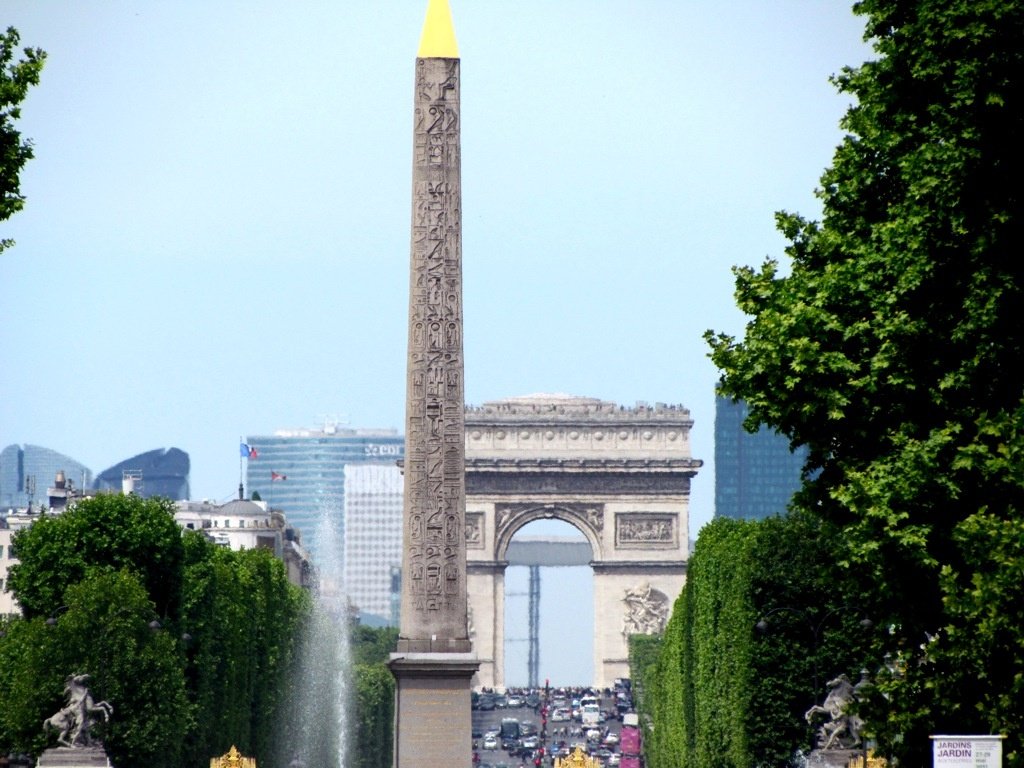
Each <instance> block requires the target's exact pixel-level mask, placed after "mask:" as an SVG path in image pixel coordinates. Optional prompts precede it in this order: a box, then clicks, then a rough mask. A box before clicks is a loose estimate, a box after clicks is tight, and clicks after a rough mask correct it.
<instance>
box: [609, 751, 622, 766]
mask: <svg viewBox="0 0 1024 768" xmlns="http://www.w3.org/2000/svg"><path fill="white" fill-rule="evenodd" d="M621 763H622V755H620V754H619V753H618V752H612V754H611V757H609V758H608V765H610V766H612V768H614V766H616V765H619V764H621Z"/></svg>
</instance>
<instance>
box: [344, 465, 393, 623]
mask: <svg viewBox="0 0 1024 768" xmlns="http://www.w3.org/2000/svg"><path fill="white" fill-rule="evenodd" d="M402 483H403V479H402V473H401V471H400V470H399V469H398V467H397V466H396V464H395V463H391V464H346V465H345V500H344V509H345V514H344V517H345V559H344V564H345V566H344V567H345V570H344V574H345V576H344V578H345V591H346V592H347V593H348V596H349V599H350V600H351V601H352V603H353V604H354V605H355V606H357V607H358V608H359V610H360V612H361V613H363V614H371V615H373V616H375V617H378V618H379V619H382V620H384V621H387V622H388V623H392V621H393V611H392V594H391V593H392V574H393V573H394V572H395V571H396V570H397V569H400V568H401V566H402V493H403V487H402Z"/></svg>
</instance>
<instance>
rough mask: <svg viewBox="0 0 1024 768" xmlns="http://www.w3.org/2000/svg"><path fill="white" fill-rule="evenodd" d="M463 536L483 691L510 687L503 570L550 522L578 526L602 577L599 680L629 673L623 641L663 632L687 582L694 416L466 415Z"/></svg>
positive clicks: (504, 405)
mask: <svg viewBox="0 0 1024 768" xmlns="http://www.w3.org/2000/svg"><path fill="white" fill-rule="evenodd" d="M465 414H466V415H465V424H466V538H467V571H468V591H469V609H470V621H471V629H470V632H471V636H472V639H473V648H474V651H475V652H476V654H477V657H478V659H479V661H480V669H479V672H478V673H477V677H476V679H475V680H474V684H475V685H477V686H486V687H502V686H504V685H505V681H504V642H505V626H504V620H505V568H506V567H507V566H508V560H507V559H506V557H507V551H508V546H509V543H510V542H511V541H512V538H513V536H515V534H516V532H517V531H519V530H520V529H521V528H522V527H523V526H524V525H526V524H528V523H530V522H533V521H534V520H541V519H555V520H562V521H564V522H567V523H570V524H571V525H573V526H575V527H576V528H577V529H579V531H580V532H581V533H582V534H583V535H584V536H585V537H586V539H587V541H588V542H589V544H590V548H591V552H592V558H591V566H592V567H593V569H594V681H593V682H594V684H596V685H598V686H601V687H606V686H610V685H611V684H612V682H613V680H614V679H615V678H616V677H625V676H628V660H627V647H626V637H627V635H628V634H650V633H653V632H658V631H661V629H662V627H663V626H664V623H665V620H666V619H667V617H668V615H669V613H670V612H671V610H672V604H673V603H674V602H675V599H676V597H677V596H678V594H679V591H680V590H681V589H682V587H683V584H684V582H685V581H686V560H687V555H688V550H689V504H690V480H691V478H693V476H694V475H696V474H697V470H698V469H699V468H700V466H701V465H702V463H703V462H701V461H700V460H698V459H694V458H692V457H691V455H690V428H691V427H692V426H693V421H692V420H691V418H690V412H689V411H688V410H686V409H685V408H684V407H683V406H680V405H664V404H660V403H659V404H656V405H653V406H650V405H646V404H638V405H637V406H636V407H632V408H627V407H624V406H619V405H617V404H615V403H610V402H606V401H602V400H596V399H593V398H586V397H572V396H567V395H532V396H528V397H519V398H510V399H508V400H500V401H494V402H488V403H484V404H483V405H482V406H479V407H468V408H467V409H466V412H465Z"/></svg>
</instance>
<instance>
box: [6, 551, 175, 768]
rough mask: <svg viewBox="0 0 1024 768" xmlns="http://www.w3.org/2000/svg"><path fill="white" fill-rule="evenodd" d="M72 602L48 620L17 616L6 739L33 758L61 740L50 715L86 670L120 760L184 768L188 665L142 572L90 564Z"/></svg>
mask: <svg viewBox="0 0 1024 768" xmlns="http://www.w3.org/2000/svg"><path fill="white" fill-rule="evenodd" d="M66 598H67V604H66V606H64V607H63V610H61V611H60V613H59V615H58V616H56V617H55V618H54V619H52V620H51V621H50V622H47V620H44V619H42V618H41V617H39V618H36V619H32V620H28V621H15V622H12V623H11V624H10V626H9V627H8V629H9V630H10V634H11V639H10V640H8V638H6V637H5V638H4V642H3V643H0V658H2V659H3V662H4V668H5V669H6V668H7V667H8V664H9V665H10V669H9V671H8V674H5V675H4V676H3V677H2V678H0V695H2V697H3V700H4V703H5V706H4V707H3V708H2V709H3V711H4V714H3V715H2V720H3V726H0V734H2V737H3V738H4V741H5V742H6V744H7V745H9V746H11V747H13V748H14V749H16V750H17V751H22V752H27V753H33V754H38V753H39V752H41V751H42V749H44V748H45V747H46V746H56V741H55V735H54V734H53V732H50V733H47V732H45V731H44V730H43V727H42V723H43V720H44V719H45V718H48V717H49V716H51V715H53V714H54V713H56V712H57V711H58V710H60V709H61V707H62V706H64V704H65V700H64V693H63V686H64V680H65V678H66V677H67V675H69V674H87V675H89V676H90V681H89V685H90V689H91V691H92V693H93V695H94V697H95V698H96V700H97V701H107V702H109V703H110V704H111V705H112V706H113V708H114V713H115V716H114V717H112V718H111V720H110V723H109V724H106V725H100V726H98V731H99V735H100V736H101V737H102V739H103V742H104V746H105V747H106V749H107V752H108V754H109V755H110V756H111V759H112V760H113V761H114V763H115V764H122V765H124V764H144V765H153V766H163V767H165V768H174V767H175V766H178V765H180V764H181V763H180V760H179V755H180V744H181V741H182V738H183V737H184V735H185V732H186V730H187V728H188V725H189V723H190V719H191V712H192V710H191V708H190V706H189V703H188V701H187V700H186V698H185V686H184V682H185V681H184V675H183V670H182V665H181V664H180V663H179V658H178V649H177V646H176V641H175V638H174V636H173V635H172V634H171V633H169V632H167V631H164V629H163V628H162V627H161V626H160V625H158V624H156V625H152V626H151V622H152V621H154V619H155V616H156V613H155V610H154V606H153V603H152V602H151V601H150V600H149V598H148V596H147V595H146V591H145V589H144V588H143V587H142V585H141V584H140V583H139V581H138V579H137V577H136V576H135V575H134V574H133V573H131V572H129V571H127V570H125V571H111V570H105V569H93V570H90V571H89V573H88V574H87V575H86V577H85V578H84V579H83V580H82V581H80V582H78V583H77V584H73V585H71V586H70V587H69V588H68V590H67V592H66Z"/></svg>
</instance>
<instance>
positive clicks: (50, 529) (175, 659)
mask: <svg viewBox="0 0 1024 768" xmlns="http://www.w3.org/2000/svg"><path fill="white" fill-rule="evenodd" d="M15 541H16V545H17V547H18V554H19V558H20V559H21V560H20V562H19V563H18V564H17V566H16V568H14V569H12V574H11V580H10V586H11V587H12V589H13V590H14V592H15V596H16V597H17V598H18V600H19V602H21V603H22V605H23V606H25V608H26V610H25V613H26V618H20V619H13V620H7V621H6V622H5V624H4V625H3V630H4V631H3V633H2V634H0V702H3V704H4V706H2V707H0V753H3V752H6V751H9V750H15V751H24V752H28V753H30V754H38V753H39V752H40V751H41V750H42V749H43V748H44V747H45V746H47V744H48V742H47V741H46V737H45V735H44V734H43V733H42V727H41V724H42V721H43V719H44V718H45V717H48V716H50V715H52V714H53V713H54V712H56V711H57V710H58V709H59V708H60V706H61V705H62V704H63V683H64V679H65V677H66V676H67V675H68V674H70V673H72V672H84V673H87V674H90V675H92V678H93V686H94V692H95V694H96V696H97V697H99V698H105V699H107V700H108V701H110V703H111V704H113V705H114V708H115V716H114V717H112V718H111V722H110V724H109V726H107V727H106V728H105V730H104V734H103V737H104V743H105V745H106V746H107V749H108V751H109V752H110V754H111V756H112V758H114V763H115V764H118V765H153V766H167V768H170V767H171V766H174V767H175V768H177V766H182V765H185V766H191V767H192V768H202V766H205V765H208V764H209V759H210V757H211V756H214V755H219V754H223V753H224V752H226V751H227V750H228V748H229V747H230V746H231V745H232V744H235V745H237V746H238V747H239V749H241V750H242V751H243V752H245V753H246V754H252V755H254V756H256V757H257V760H258V761H259V762H260V764H264V763H268V764H269V763H270V762H271V761H272V755H274V754H276V752H277V750H278V749H279V745H278V744H276V743H275V740H276V739H277V738H278V736H279V735H280V734H282V733H283V732H284V729H282V728H280V727H279V725H280V721H281V715H282V711H283V706H282V704H283V700H284V697H285V692H286V690H287V689H288V688H289V685H290V682H291V680H290V674H289V673H291V672H293V671H294V663H295V652H294V648H295V645H296V638H297V636H298V633H299V627H300V625H301V624H302V621H303V618H304V617H305V615H306V614H307V613H308V608H309V599H308V596H307V595H306V594H305V593H304V592H303V591H302V590H301V589H299V588H298V587H296V586H294V585H292V584H290V583H288V581H287V578H286V574H285V569H284V565H283V564H282V563H281V562H280V561H279V560H277V559H276V558H275V557H274V556H273V553H272V552H270V551H269V550H264V549H254V550H248V551H241V552H234V551H231V550H228V549H227V548H223V547H219V546H215V545H214V544H213V543H211V542H210V541H209V540H208V539H206V537H205V536H204V535H203V534H201V533H199V532H184V533H183V532H182V531H181V529H180V528H179V527H178V526H177V524H176V523H175V522H174V519H173V516H172V514H171V506H170V503H169V502H166V501H164V500H143V499H140V498H138V497H136V496H131V495H129V496H122V495H120V494H109V495H103V496H99V497H97V498H95V499H89V500H84V501H82V502H79V503H78V504H77V505H75V506H74V507H73V508H71V509H69V510H68V511H67V512H65V513H64V514H63V515H61V516H60V517H50V516H44V517H42V518H40V519H39V520H38V521H36V522H35V523H33V525H32V526H31V527H29V528H27V529H25V530H23V531H20V532H19V533H18V534H17V536H16V539H15ZM154 622H156V623H154Z"/></svg>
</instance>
